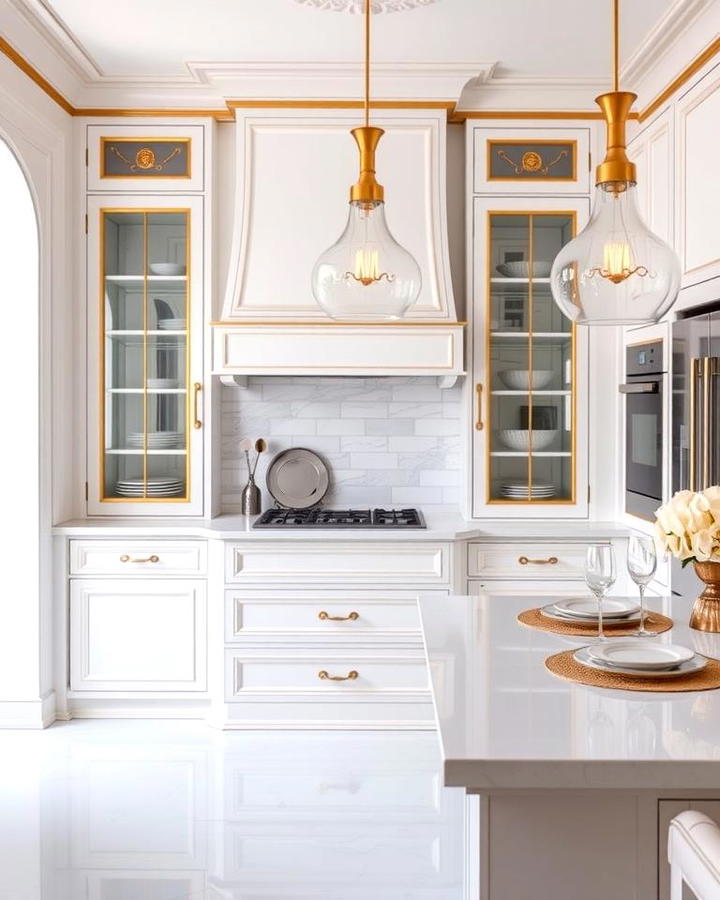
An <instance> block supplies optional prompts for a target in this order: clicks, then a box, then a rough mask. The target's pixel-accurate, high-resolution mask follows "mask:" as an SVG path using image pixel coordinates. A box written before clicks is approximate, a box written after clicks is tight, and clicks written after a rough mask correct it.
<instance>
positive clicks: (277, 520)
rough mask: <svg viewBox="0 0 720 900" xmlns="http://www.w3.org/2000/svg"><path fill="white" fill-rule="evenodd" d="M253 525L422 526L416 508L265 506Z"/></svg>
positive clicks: (306, 526) (327, 526) (298, 526)
mask: <svg viewBox="0 0 720 900" xmlns="http://www.w3.org/2000/svg"><path fill="white" fill-rule="evenodd" d="M253 528H425V520H424V519H423V517H422V515H421V513H420V512H419V510H417V509H323V508H322V507H315V508H313V509H280V508H279V507H278V508H275V509H268V510H267V511H266V512H264V513H263V514H262V515H261V516H260V518H259V519H257V520H256V522H255V524H254V525H253Z"/></svg>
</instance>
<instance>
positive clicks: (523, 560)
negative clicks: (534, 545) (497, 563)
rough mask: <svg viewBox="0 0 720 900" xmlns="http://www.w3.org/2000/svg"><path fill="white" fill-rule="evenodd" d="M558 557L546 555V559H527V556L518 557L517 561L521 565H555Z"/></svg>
mask: <svg viewBox="0 0 720 900" xmlns="http://www.w3.org/2000/svg"><path fill="white" fill-rule="evenodd" d="M557 561H558V558H557V556H548V558H547V559H528V558H527V556H520V557H518V562H519V563H520V565H521V566H527V565H531V566H556V565H557Z"/></svg>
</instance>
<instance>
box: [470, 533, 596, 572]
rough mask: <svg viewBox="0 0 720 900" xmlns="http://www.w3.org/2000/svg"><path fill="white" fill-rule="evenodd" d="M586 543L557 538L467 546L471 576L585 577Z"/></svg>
mask: <svg viewBox="0 0 720 900" xmlns="http://www.w3.org/2000/svg"><path fill="white" fill-rule="evenodd" d="M586 552H587V544H585V543H578V544H561V543H559V542H558V541H543V542H542V543H539V542H535V543H530V542H528V541H522V542H520V541H518V542H517V543H513V544H481V543H472V544H469V545H468V576H469V577H470V578H477V577H480V578H513V579H517V578H521V579H522V578H528V579H533V580H536V579H538V578H578V577H579V578H582V577H583V576H584V572H585V554H586Z"/></svg>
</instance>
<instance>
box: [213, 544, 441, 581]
mask: <svg viewBox="0 0 720 900" xmlns="http://www.w3.org/2000/svg"><path fill="white" fill-rule="evenodd" d="M449 555H450V547H449V544H438V543H430V542H427V543H426V542H424V541H423V542H418V543H414V542H413V543H409V542H408V543H398V542H396V543H392V542H383V543H376V544H360V543H350V542H346V543H340V542H338V543H334V542H333V543H332V544H331V545H328V544H327V542H321V541H318V542H312V543H311V542H305V541H297V542H295V541H293V542H292V543H290V542H286V543H283V544H282V546H279V545H278V543H277V542H273V543H267V544H265V543H263V544H259V543H252V544H250V543H247V544H232V543H229V544H227V546H226V548H225V578H226V581H228V582H229V583H240V582H262V583H264V584H267V583H268V582H276V583H291V584H297V582H298V581H302V580H307V581H313V582H316V583H317V582H320V583H324V584H331V583H344V584H358V583H361V584H362V583H366V584H367V583H374V582H377V583H381V584H402V585H408V584H413V585H414V584H417V585H426V584H446V583H447V582H448V580H449Z"/></svg>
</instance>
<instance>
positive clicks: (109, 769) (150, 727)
mask: <svg viewBox="0 0 720 900" xmlns="http://www.w3.org/2000/svg"><path fill="white" fill-rule="evenodd" d="M0 810H1V811H2V812H1V814H0V815H1V819H0V829H2V831H3V840H2V841H0V900H6V898H7V900H10V898H12V900H190V898H192V900H211V898H212V900H221V898H222V900H241V898H242V900H254V898H271V897H277V898H286V897H292V898H306V897H307V898H311V897H312V898H328V900H329V898H333V900H345V898H347V900H355V898H358V900H359V898H361V897H362V898H363V900H366V898H368V897H373V898H379V900H385V898H387V900H401V898H402V900H415V898H417V900H423V898H427V900H431V898H432V900H460V898H461V897H462V887H461V882H462V856H463V796H462V792H461V791H460V790H457V789H446V788H443V787H442V783H441V777H440V763H439V753H438V747H437V739H436V736H435V735H434V734H432V733H396V734H387V733H363V732H355V733H353V732H342V733H340V732H338V733H335V732H331V733H310V732H308V733H298V734H288V733H280V732H270V733H260V732H248V733H242V732H232V733H223V732H216V731H212V730H210V729H208V728H206V727H205V726H203V725H201V724H195V723H192V724H183V723H176V722H168V723H160V722H153V723H139V722H138V723H136V722H73V723H70V724H68V725H61V726H56V727H54V728H52V729H50V730H49V731H46V732H43V733H19V732H10V733H5V734H2V735H0Z"/></svg>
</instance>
